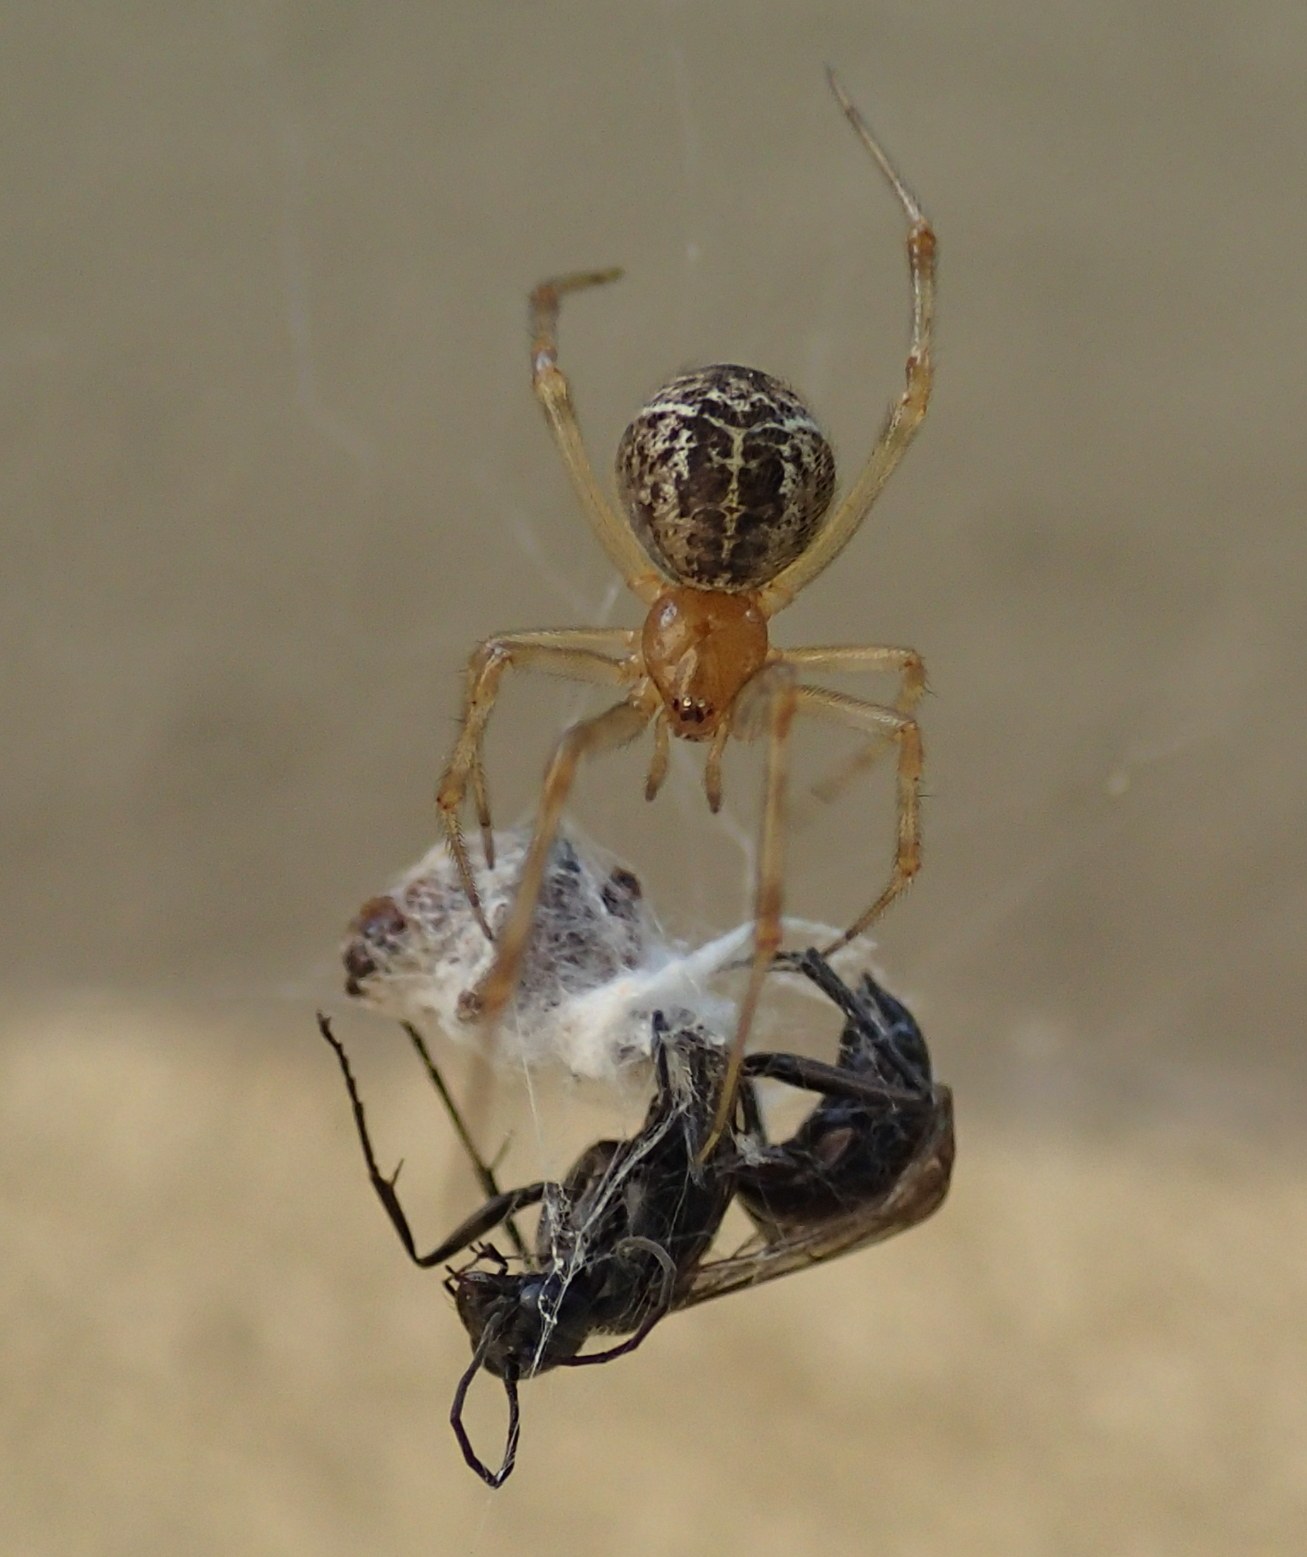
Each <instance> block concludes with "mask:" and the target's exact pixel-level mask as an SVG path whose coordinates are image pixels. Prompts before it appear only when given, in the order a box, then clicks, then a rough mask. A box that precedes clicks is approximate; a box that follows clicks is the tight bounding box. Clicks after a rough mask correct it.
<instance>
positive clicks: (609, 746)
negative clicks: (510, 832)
mask: <svg viewBox="0 0 1307 1557" xmlns="http://www.w3.org/2000/svg"><path fill="white" fill-rule="evenodd" d="M657 706H658V696H657V693H656V692H655V691H654V690H653V687H652V686H651V685H650V684H649V683H644V684H643V685H641V686H639V687H636V688H634V689H633V690H632V692H631V695H630V697H628V698H626V699H624V700H623V701H622V702H620V703H615V704H614V705H613V706H612V707H611V708H608V709H606V710H605V711H604V712H603V713H601V714H596V715H595V716H594V718H592V719H583V720H581V721H580V722H579V723H578V724H574V725H572V727H571V728H570V729H568V730H564V732H563V734H562V735H561V736H560V737H559V740H558V745H557V746H556V747H555V748H554V755H553V757H552V758H551V759H550V762H549V767H548V768H547V769H546V771H545V781H544V789H543V794H542V796H541V801H540V814H539V816H538V817H537V818H536V825H535V832H534V833H533V835H532V838H531V843H530V846H529V847H528V849H527V853H526V859H525V860H524V861H523V864H522V874H521V876H520V877H519V879H518V883H517V891H516V893H515V895H514V898H513V903H512V907H511V908H510V909H509V911H508V915H507V917H506V918H505V920H504V922H503V924H502V925H501V926H500V928H499V935H498V937H497V940H496V947H497V949H496V954H495V960H494V962H493V964H492V965H491V967H490V971H489V972H488V973H487V974H486V975H485V977H484V978H483V979H482V981H481V984H480V985H479V986H478V988H477V990H476V991H475V995H474V997H473V998H474V1001H475V1005H476V1009H477V1011H478V1014H479V1015H481V1016H482V1017H484V1018H487V1019H489V1020H493V1019H494V1018H495V1017H496V1016H498V1015H499V1013H500V1012H501V1011H502V1010H503V1009H504V1007H505V1006H506V1005H507V1004H508V1002H509V1001H510V1000H511V999H512V997H513V991H514V990H515V989H516V988H517V980H518V976H519V974H520V973H521V969H522V957H523V954H524V953H525V951H526V945H527V942H528V941H529V940H530V938H531V923H532V920H533V919H534V918H535V909H536V903H537V902H538V901H539V898H540V888H541V885H542V883H543V882H544V877H545V869H546V866H547V865H548V862H549V853H550V850H551V849H552V848H553V845H554V839H555V838H556V837H557V836H558V826H559V823H560V821H561V820H562V815H563V807H564V806H565V805H566V804H567V797H568V795H569V794H570V792H571V789H572V785H573V783H574V781H575V779H576V771H577V768H578V766H579V765H580V762H581V759H582V757H587V756H596V755H598V753H600V752H604V751H612V750H613V749H615V748H616V747H618V746H625V745H626V743H627V742H628V741H633V740H634V739H635V737H636V736H637V735H639V734H640V732H641V731H642V730H643V729H644V727H645V726H646V725H647V724H648V723H649V720H650V719H651V718H652V717H653V714H654V711H655V709H656V708H657Z"/></svg>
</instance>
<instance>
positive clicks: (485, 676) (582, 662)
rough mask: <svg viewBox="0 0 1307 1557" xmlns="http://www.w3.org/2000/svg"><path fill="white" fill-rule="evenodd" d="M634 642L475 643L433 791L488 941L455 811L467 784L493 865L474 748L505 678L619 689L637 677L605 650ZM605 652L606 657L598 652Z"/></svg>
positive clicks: (581, 630) (622, 633) (563, 634)
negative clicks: (455, 728) (459, 715)
mask: <svg viewBox="0 0 1307 1557" xmlns="http://www.w3.org/2000/svg"><path fill="white" fill-rule="evenodd" d="M635 637H636V635H635V634H634V633H633V632H629V631H627V630H626V629H624V628H620V627H576V628H570V629H559V630H556V631H555V630H547V631H542V632H526V633H507V634H504V635H503V636H501V637H497V638H487V639H486V640H485V642H484V643H479V644H478V645H477V646H476V648H475V649H474V650H473V651H472V654H471V656H470V657H469V659H468V662H467V684H466V691H465V693H464V699H463V722H462V728H461V729H460V730H459V734H458V740H457V741H456V742H455V744H454V750H453V753H452V754H451V756H450V759H449V764H448V766H447V767H446V768H445V771H444V772H443V773H442V774H441V776H440V782H439V783H438V784H437V785H436V810H437V814H438V815H439V817H440V821H441V825H442V827H443V828H444V831H445V838H446V840H447V841H448V844H449V852H450V853H451V854H452V855H453V857H454V864H455V866H456V867H457V869H458V875H459V880H460V881H461V882H462V884H463V890H464V892H466V893H467V900H468V902H469V903H470V904H471V905H472V912H473V913H474V914H475V915H476V918H477V922H478V923H479V924H480V926H481V928H482V929H483V930H484V931H485V933H486V937H487V939H489V940H493V939H494V936H493V934H492V933H491V929H490V925H489V924H488V923H487V921H486V916H485V910H484V909H483V908H482V906H481V895H480V893H479V892H478V891H477V887H476V880H475V878H474V877H473V875H472V862H471V860H470V859H469V858H468V853H467V845H466V843H465V842H464V841H463V827H462V823H461V821H460V820H459V810H460V808H461V806H462V803H463V797H464V795H465V794H466V793H467V790H468V787H469V785H470V786H471V789H472V795H473V799H474V802H475V805H476V810H477V821H478V822H479V823H480V826H481V842H482V847H483V848H484V850H485V858H486V863H487V865H493V864H494V860H495V847H494V841H493V834H492V832H491V825H490V798H489V795H488V793H487V791H486V781H485V771H484V768H483V766H482V760H481V749H482V743H483V741H484V739H485V731H486V726H487V725H488V724H489V722H490V715H491V713H492V712H493V710H494V706H495V699H496V698H497V697H498V696H499V684H500V681H501V680H502V679H503V675H504V672H505V671H506V670H507V669H508V668H509V666H510V665H511V666H516V667H517V668H518V669H519V670H537V671H543V672H544V673H545V674H546V675H552V676H562V677H565V678H566V679H568V680H571V681H589V682H595V683H597V684H600V685H607V686H618V685H620V684H621V683H622V682H623V681H628V680H630V679H632V678H633V676H634V675H635V674H636V672H635V671H634V670H633V669H632V668H630V667H629V666H628V664H627V663H626V662H624V661H622V660H616V659H613V658H612V657H611V651H617V652H619V653H620V652H623V651H630V650H632V649H633V648H634V645H635ZM605 650H608V651H610V652H608V653H605V652H603V651H605Z"/></svg>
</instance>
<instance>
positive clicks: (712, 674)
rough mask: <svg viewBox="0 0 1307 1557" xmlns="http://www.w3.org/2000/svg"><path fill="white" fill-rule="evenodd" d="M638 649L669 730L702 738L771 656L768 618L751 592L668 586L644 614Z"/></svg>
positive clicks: (687, 737)
mask: <svg viewBox="0 0 1307 1557" xmlns="http://www.w3.org/2000/svg"><path fill="white" fill-rule="evenodd" d="M641 649H642V651H643V655H644V664H645V669H646V670H647V671H648V673H649V678H650V680H652V682H653V684H654V685H655V686H656V687H657V688H658V691H659V692H660V693H661V694H662V699H663V703H664V705H665V706H666V708H667V712H668V715H669V717H670V720H671V726H672V733H673V734H675V735H679V736H682V737H684V738H685V739H686V740H691V741H702V740H706V739H707V738H708V737H709V736H710V735H713V734H715V733H716V730H717V726H718V725H719V724H720V723H721V721H722V719H723V717H724V716H725V715H726V714H728V713H729V712H730V710H731V707H732V705H733V704H734V702H735V699H736V697H737V696H738V695H739V692H740V688H741V687H743V685H744V683H745V682H746V681H748V679H749V678H750V677H751V676H752V675H754V674H755V672H757V671H759V670H761V669H762V667H763V665H764V664H765V663H766V659H767V619H766V617H764V616H763V614H762V612H761V611H760V610H759V608H758V605H757V602H756V601H755V599H754V598H753V596H752V595H728V594H725V593H721V592H719V591H717V590H708V589H686V588H679V589H668V590H665V591H664V592H663V593H662V594H661V595H659V596H658V598H657V600H655V601H654V603H653V605H652V606H651V607H650V610H649V615H648V616H647V617H646V618H645V623H644V634H643V636H642V639H641Z"/></svg>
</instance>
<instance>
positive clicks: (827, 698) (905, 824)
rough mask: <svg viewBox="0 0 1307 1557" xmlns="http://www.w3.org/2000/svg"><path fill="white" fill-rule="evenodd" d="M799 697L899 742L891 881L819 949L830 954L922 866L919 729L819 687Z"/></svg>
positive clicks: (887, 711) (889, 711)
mask: <svg viewBox="0 0 1307 1557" xmlns="http://www.w3.org/2000/svg"><path fill="white" fill-rule="evenodd" d="M798 702H799V707H800V709H801V710H802V711H803V712H804V713H805V714H814V715H816V716H817V717H819V718H823V719H833V720H835V721H836V722H837V723H839V724H843V725H847V726H848V727H849V728H850V729H853V730H861V731H863V732H864V733H865V734H867V735H872V736H880V737H881V738H883V739H885V740H888V741H892V742H894V743H895V744H896V745H897V747H898V779H897V783H898V844H897V847H896V849H895V852H894V867H893V870H892V871H891V874H890V879H889V883H888V885H887V886H886V888H885V890H884V891H883V892H882V893H881V895H880V896H879V897H878V898H877V899H876V901H875V902H874V903H873V904H872V905H871V907H870V908H868V909H867V910H866V912H865V913H863V914H860V915H859V917H858V918H857V919H856V920H854V922H853V924H851V925H850V926H849V928H848V929H847V930H846V931H845V932H844V934H843V935H841V936H840V937H839V938H838V939H837V940H834V941H832V942H831V944H830V945H829V946H824V947H823V948H822V955H823V956H826V957H829V956H831V955H832V953H834V952H837V951H838V950H839V949H840V947H841V946H847V945H848V943H849V942H850V941H851V940H853V939H854V938H855V937H857V936H859V935H861V934H862V932H863V931H864V930H866V929H867V928H869V926H871V925H873V924H874V923H875V922H876V920H877V919H879V918H880V916H881V915H882V914H883V913H884V912H885V910H886V909H887V908H888V907H889V905H890V904H891V903H892V902H893V901H894V899H895V898H896V897H897V896H898V895H899V893H900V892H902V891H903V890H904V889H905V888H906V887H907V886H908V885H909V884H910V883H911V881H912V879H913V877H914V876H915V875H916V874H917V872H918V871H919V870H920V869H921V768H922V748H921V728H920V726H919V725H918V724H917V721H916V720H915V719H913V718H912V717H911V715H909V714H903V713H900V712H899V711H898V709H896V708H882V707H881V706H880V705H879V704H877V703H866V702H863V701H862V699H861V698H856V697H846V696H845V695H844V694H843V693H842V692H829V691H827V690H826V689H824V688H822V687H800V688H799V689H798Z"/></svg>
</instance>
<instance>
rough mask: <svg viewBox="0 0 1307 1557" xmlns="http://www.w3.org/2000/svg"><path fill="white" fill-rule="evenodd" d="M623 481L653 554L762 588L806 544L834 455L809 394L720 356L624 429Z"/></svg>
mask: <svg viewBox="0 0 1307 1557" xmlns="http://www.w3.org/2000/svg"><path fill="white" fill-rule="evenodd" d="M617 487H618V491H619V493H620V494H621V498H622V503H623V506H624V507H625V509H626V513H627V515H628V517H629V519H630V522H631V526H632V528H633V529H634V530H635V532H636V534H637V535H638V536H639V538H640V541H641V544H642V545H643V546H644V547H645V549H646V550H647V551H648V552H649V554H650V556H652V557H653V558H654V560H655V561H656V562H658V563H660V564H661V565H662V566H663V567H664V568H666V569H667V571H668V572H669V573H671V574H673V575H674V577H675V578H676V579H677V580H678V582H680V583H683V584H690V585H693V586H694V587H695V588H696V589H710V590H725V591H735V592H739V591H744V590H750V589H758V588H760V587H761V586H762V585H763V584H766V583H767V582H768V581H769V580H771V579H773V578H775V577H776V575H777V574H778V573H779V572H780V571H781V569H782V568H784V567H786V566H787V565H788V564H789V563H791V562H793V561H794V559H795V558H796V557H797V556H799V554H800V553H801V552H803V551H804V550H805V549H806V547H807V546H808V543H809V542H810V541H811V540H812V537H813V536H814V535H815V534H816V532H817V529H818V526H819V525H820V524H821V520H822V515H823V514H825V512H826V509H827V507H828V506H829V505H830V500H831V496H832V494H833V492H834V490H835V458H834V456H833V455H832V453H831V450H830V445H829V444H828V443H827V442H826V440H825V438H824V437H823V436H822V433H821V429H820V428H819V427H818V426H817V424H816V422H815V421H814V420H813V418H812V414H811V412H810V411H809V410H808V408H807V407H806V406H805V405H804V403H803V401H802V400H800V399H799V397H798V396H797V395H796V394H795V393H794V392H793V391H792V390H790V389H787V388H786V387H785V385H784V384H782V383H781V382H780V381H779V380H778V379H774V378H772V377H771V376H770V374H767V373H760V372H758V370H757V369H756V368H741V367H737V366H735V365H734V364H733V363H717V364H715V365H713V366H712V367H707V368H699V369H697V370H696V371H695V372H693V373H685V374H682V375H681V376H680V377H679V378H674V379H673V380H672V381H671V383H670V384H666V385H664V387H663V388H662V389H660V390H659V391H658V393H657V394H656V395H655V396H654V397H653V399H652V400H651V401H650V402H649V404H648V405H646V406H645V408H644V409H643V410H642V411H641V412H640V414H639V415H638V416H637V417H636V418H635V420H634V421H633V422H632V423H631V425H630V426H629V427H628V428H627V429H626V431H625V433H624V434H623V435H622V441H621V444H620V445H619V446H618V450H617Z"/></svg>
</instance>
